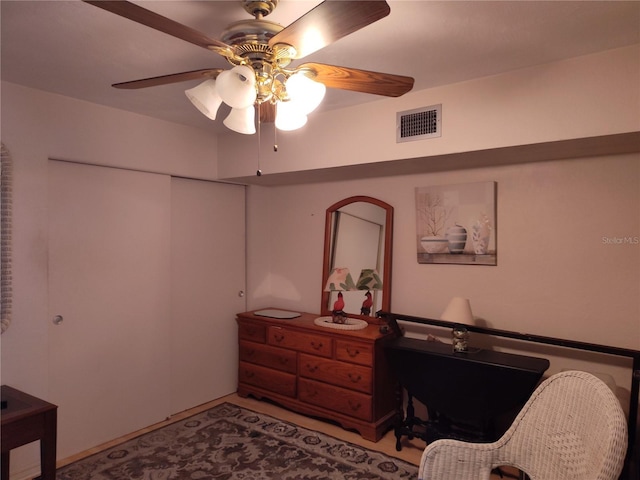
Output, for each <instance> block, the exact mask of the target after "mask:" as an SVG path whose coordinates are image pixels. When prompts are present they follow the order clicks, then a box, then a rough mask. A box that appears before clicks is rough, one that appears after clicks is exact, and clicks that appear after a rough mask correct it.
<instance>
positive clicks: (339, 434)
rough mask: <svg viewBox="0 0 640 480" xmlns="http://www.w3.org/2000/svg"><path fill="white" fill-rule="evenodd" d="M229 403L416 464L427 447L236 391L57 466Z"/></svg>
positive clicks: (507, 476)
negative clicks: (377, 436)
mask: <svg viewBox="0 0 640 480" xmlns="http://www.w3.org/2000/svg"><path fill="white" fill-rule="evenodd" d="M224 402H229V403H233V404H235V405H238V406H241V407H245V408H248V409H250V410H253V411H255V412H261V413H265V414H267V415H271V416H272V417H276V418H279V419H280V420H284V421H286V422H290V423H294V424H296V425H299V426H301V427H305V428H308V429H311V430H316V431H319V432H322V433H325V434H327V435H331V436H333V437H336V438H339V439H341V440H344V441H347V442H350V443H354V444H356V445H360V446H362V447H364V448H367V449H369V450H376V451H379V452H383V453H385V454H387V455H389V456H391V457H396V458H400V459H402V460H405V461H407V462H410V463H413V464H414V465H418V464H419V463H420V457H421V455H422V451H423V450H424V447H425V444H424V442H423V441H422V440H419V439H414V440H411V441H409V440H407V439H404V441H403V446H402V450H401V451H400V452H398V451H396V448H395V445H396V439H395V437H394V435H393V432H392V431H390V432H387V434H386V435H385V436H384V437H383V438H382V439H381V440H380V441H378V442H371V441H368V440H365V439H364V438H362V437H361V436H360V435H359V434H357V433H354V432H350V431H347V430H344V429H342V428H340V427H338V426H336V425H333V424H331V423H328V422H324V421H321V420H316V419H313V418H309V417H306V416H304V415H298V414H297V413H294V412H291V411H289V410H286V409H284V408H281V407H278V406H277V405H274V404H271V403H269V402H263V401H259V400H255V399H253V398H242V397H239V396H238V395H236V394H232V395H228V396H226V397H222V398H219V399H218V400H214V401H212V402H208V403H205V404H203V405H200V406H199V407H195V408H192V409H190V410H187V411H185V412H182V413H180V414H178V415H174V416H172V417H171V418H170V419H168V420H166V421H164V422H160V423H157V424H155V425H151V426H149V427H147V428H144V429H142V430H139V431H136V432H133V433H131V434H129V435H125V436H123V437H120V438H117V439H115V440H112V441H110V442H107V443H104V444H102V445H99V446H97V447H95V448H92V449H90V450H86V451H84V452H81V453H79V454H77V455H74V456H71V457H68V458H65V459H63V460H59V461H58V468H60V467H62V466H65V465H68V464H69V463H73V462H75V461H78V460H80V459H82V458H85V457H87V456H89V455H93V454H94V453H98V452H100V451H102V450H105V449H107V448H110V447H112V446H115V445H118V444H120V443H122V442H125V441H127V440H129V439H131V438H134V437H137V436H139V435H141V434H143V433H147V432H150V431H153V430H156V429H158V428H160V427H163V426H165V425H168V424H170V423H173V422H176V421H179V420H182V419H183V418H186V417H190V416H191V415H195V414H197V413H200V412H202V411H205V410H208V409H210V408H211V407H214V406H216V405H219V404H220V403H224ZM494 478H495V479H496V480H498V479H500V477H499V476H498V475H492V476H491V479H494ZM503 478H504V479H508V478H517V475H515V474H511V472H509V471H505V475H504V477H503Z"/></svg>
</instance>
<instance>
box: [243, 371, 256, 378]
mask: <svg viewBox="0 0 640 480" xmlns="http://www.w3.org/2000/svg"><path fill="white" fill-rule="evenodd" d="M244 375H245V377H247V378H253V377H255V376H256V375H255V373H253V372H249V371H245V372H244Z"/></svg>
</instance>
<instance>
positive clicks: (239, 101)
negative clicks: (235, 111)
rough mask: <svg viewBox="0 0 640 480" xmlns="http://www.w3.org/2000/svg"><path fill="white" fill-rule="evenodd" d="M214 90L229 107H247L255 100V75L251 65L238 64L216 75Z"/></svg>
mask: <svg viewBox="0 0 640 480" xmlns="http://www.w3.org/2000/svg"><path fill="white" fill-rule="evenodd" d="M216 90H217V92H218V95H220V98H222V101H223V102H224V103H226V104H227V105H229V106H230V107H231V108H247V107H248V106H250V105H253V104H254V103H255V101H256V97H257V90H256V75H255V73H254V71H253V69H252V68H251V67H248V66H247V65H238V66H236V67H233V68H232V69H231V70H225V71H224V72H221V73H220V75H218V78H217V80H216Z"/></svg>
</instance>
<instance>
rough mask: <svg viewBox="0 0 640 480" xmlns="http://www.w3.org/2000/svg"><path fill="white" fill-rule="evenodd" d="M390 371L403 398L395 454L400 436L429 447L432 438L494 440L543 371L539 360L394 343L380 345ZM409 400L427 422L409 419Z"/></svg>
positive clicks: (443, 346) (403, 340)
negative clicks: (424, 414)
mask: <svg viewBox="0 0 640 480" xmlns="http://www.w3.org/2000/svg"><path fill="white" fill-rule="evenodd" d="M385 348H386V353H387V358H388V359H389V363H390V365H391V368H392V370H393V372H394V374H395V375H396V377H397V378H398V380H399V382H400V384H401V386H402V387H404V388H405V389H406V390H407V392H408V394H409V399H408V408H407V415H406V417H405V415H404V412H399V417H400V418H399V419H398V422H397V424H396V429H395V432H396V439H397V444H396V448H397V449H398V450H400V448H401V443H400V439H401V437H402V436H403V435H407V436H409V437H410V438H411V437H417V438H422V439H423V440H425V441H427V442H431V441H433V440H436V439H438V438H457V439H460V440H471V441H488V442H489V441H494V440H497V439H498V438H499V437H500V436H501V435H502V434H503V433H504V431H505V430H506V428H507V427H508V426H509V425H510V423H511V421H512V420H513V419H514V418H515V416H516V415H517V413H518V411H519V410H520V409H521V408H522V406H523V405H524V404H525V403H526V401H527V400H528V399H529V397H530V396H531V393H533V391H534V390H535V388H536V386H537V384H538V382H539V381H540V378H541V377H542V374H543V373H544V372H545V371H546V370H547V369H548V368H549V361H548V360H547V359H544V358H537V357H527V356H523V355H514V354H509V353H503V352H495V351H491V350H475V351H474V350H470V351H469V352H466V353H458V352H456V353H454V352H453V349H452V347H451V345H449V344H447V343H439V342H430V341H425V340H417V339H412V338H406V337H397V338H394V339H392V340H390V341H389V342H387V343H386V345H385ZM413 397H415V398H416V399H418V400H419V401H420V402H421V403H423V404H424V405H425V406H426V407H427V411H428V414H429V420H428V421H426V420H421V419H419V418H417V417H416V416H415V415H414V412H413V404H412V401H413Z"/></svg>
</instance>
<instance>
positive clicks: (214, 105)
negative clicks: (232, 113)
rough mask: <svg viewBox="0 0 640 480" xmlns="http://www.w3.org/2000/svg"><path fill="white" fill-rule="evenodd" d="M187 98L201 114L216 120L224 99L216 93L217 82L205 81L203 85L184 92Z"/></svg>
mask: <svg viewBox="0 0 640 480" xmlns="http://www.w3.org/2000/svg"><path fill="white" fill-rule="evenodd" d="M184 93H185V95H186V96H187V98H188V99H189V100H190V101H191V103H193V105H194V107H196V108H197V109H198V110H200V112H201V113H202V114H203V115H204V116H206V117H208V118H210V119H211V120H215V119H216V115H217V113H218V108H220V104H221V103H222V98H220V95H218V92H217V91H216V81H215V80H205V81H204V82H202V83H201V84H199V85H197V86H195V87H193V88H190V89H188V90H185V91H184Z"/></svg>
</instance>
